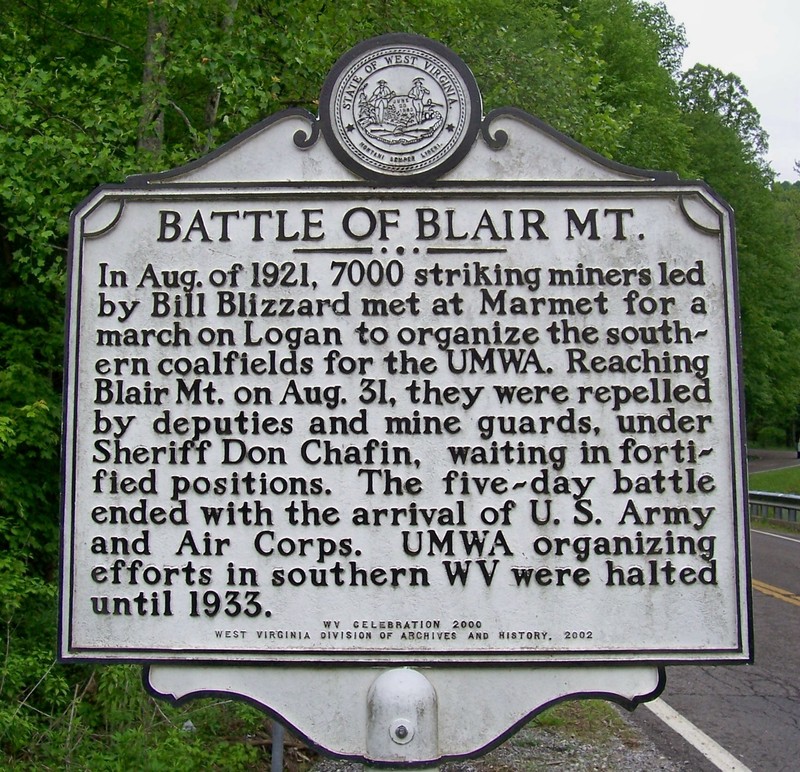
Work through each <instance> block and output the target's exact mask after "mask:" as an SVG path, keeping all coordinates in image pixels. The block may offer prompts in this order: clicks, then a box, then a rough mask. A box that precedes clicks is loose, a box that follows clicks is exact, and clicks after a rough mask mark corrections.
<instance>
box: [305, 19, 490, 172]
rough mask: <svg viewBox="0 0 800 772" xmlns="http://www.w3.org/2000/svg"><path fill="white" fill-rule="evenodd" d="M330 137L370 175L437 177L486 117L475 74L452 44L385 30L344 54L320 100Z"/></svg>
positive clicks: (344, 157) (348, 160)
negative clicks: (447, 44)
mask: <svg viewBox="0 0 800 772" xmlns="http://www.w3.org/2000/svg"><path fill="white" fill-rule="evenodd" d="M320 118H321V123H322V132H323V134H324V135H325V139H326V141H327V142H328V145H329V146H330V147H331V149H332V150H333V152H334V153H335V154H336V156H337V157H338V158H339V160H340V161H341V162H342V163H343V164H344V165H345V166H347V167H348V168H349V169H351V170H352V171H354V172H356V173H357V174H359V175H360V176H362V177H364V178H365V179H370V180H375V181H378V182H392V183H395V184H396V183H398V182H403V181H406V180H407V181H409V182H411V181H413V182H416V183H418V182H420V181H424V180H426V179H429V180H432V179H435V178H436V177H439V176H440V175H442V174H444V173H445V172H446V171H448V170H450V169H452V168H453V167H454V166H455V165H456V164H458V163H459V161H461V159H462V158H463V157H464V156H465V155H466V153H467V152H468V151H469V148H470V146H471V145H472V143H473V142H474V140H475V134H476V132H477V130H478V126H479V124H480V120H481V99H480V93H479V91H478V86H477V84H476V82H475V78H474V76H473V75H472V73H471V72H470V70H469V68H468V67H467V66H466V64H464V62H463V61H462V60H461V59H460V58H459V57H458V56H456V55H455V54H454V53H453V52H452V51H450V49H448V48H446V47H445V46H443V45H441V44H440V43H436V42H435V41H432V40H428V39H427V38H424V37H420V36H417V35H400V34H396V35H384V36H382V37H378V38H373V39H372V40H367V41H365V42H364V43H362V44H360V45H359V46H357V47H356V48H353V49H352V50H351V51H349V52H348V53H347V54H345V55H344V56H343V57H342V58H341V59H340V60H339V61H338V62H337V63H336V65H335V66H334V68H333V69H332V70H331V74H330V75H329V77H328V79H327V80H326V82H325V86H324V87H323V90H322V96H321V99H320Z"/></svg>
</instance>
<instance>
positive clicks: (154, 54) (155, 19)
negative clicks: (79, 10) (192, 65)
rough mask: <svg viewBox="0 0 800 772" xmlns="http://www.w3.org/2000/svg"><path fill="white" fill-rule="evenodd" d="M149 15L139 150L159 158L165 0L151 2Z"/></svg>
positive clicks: (165, 47) (166, 30)
mask: <svg viewBox="0 0 800 772" xmlns="http://www.w3.org/2000/svg"><path fill="white" fill-rule="evenodd" d="M149 5H150V7H149V9H148V12H147V41H146V43H145V51H144V74H143V76H142V118H141V121H140V123H139V138H138V142H137V147H138V149H139V150H144V151H146V152H148V153H151V154H152V155H153V156H158V155H159V154H160V153H161V150H162V149H163V147H164V105H165V104H166V78H165V77H164V64H165V61H166V55H167V35H168V28H167V21H166V19H165V18H164V15H163V8H162V0H151V2H150V4H149Z"/></svg>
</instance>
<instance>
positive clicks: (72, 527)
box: [61, 36, 750, 664]
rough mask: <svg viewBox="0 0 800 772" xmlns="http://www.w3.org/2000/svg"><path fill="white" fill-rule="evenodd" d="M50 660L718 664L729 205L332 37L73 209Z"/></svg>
mask: <svg viewBox="0 0 800 772" xmlns="http://www.w3.org/2000/svg"><path fill="white" fill-rule="evenodd" d="M68 323H69V333H68V335H69V347H68V362H67V382H66V398H65V446H64V447H65V467H64V538H63V587H64V590H63V594H62V631H61V656H62V658H64V659H101V660H115V659H119V660H131V661H179V660H191V661H206V662H221V661H225V662H271V663H280V662H293V663H298V662H302V663H309V662H311V663H331V664H333V663H338V664H342V663H345V664H348V663H353V664H359V663H404V664H409V663H427V664H436V663H449V664H472V663H481V664H493V663H494V664H503V663H537V664H541V663H547V664H553V663H625V662H630V661H631V660H633V659H635V660H636V661H639V662H641V661H647V662H651V663H663V662H665V661H674V662H684V661H686V662H688V661H736V660H747V659H749V657H750V623H749V608H748V591H747V568H746V554H745V542H746V534H745V530H746V518H745V511H746V497H745V476H744V456H743V450H742V447H743V439H742V438H743V432H742V416H741V413H742V386H741V382H740V378H739V364H738V330H737V310H736V270H735V255H734V240H733V237H732V215H731V212H730V210H729V208H728V207H727V206H726V205H725V204H724V203H723V202H722V201H721V200H720V199H719V198H718V197H717V196H715V195H714V193H713V192H712V191H711V190H709V189H708V187H707V186H705V185H704V184H702V183H697V182H685V181H681V180H679V179H678V178H677V177H675V176H674V175H672V174H667V173H656V172H648V171H642V170H637V169H631V168H629V167H623V166H620V165H618V164H614V163H612V162H609V161H606V160H605V159H602V158H600V157H599V156H597V155H595V154H594V153H592V152H591V151H588V150H586V149H585V148H582V147H581V146H579V145H577V144H576V143H574V142H573V141H571V140H569V139H568V138H566V137H564V136H563V135H560V134H558V133H557V132H555V131H554V130H552V129H550V128H549V127H547V126H545V125H543V124H541V123H540V122H539V121H537V120H536V119H534V118H531V117H530V116H527V115H525V114H524V113H521V112H520V111H518V110H513V109H509V110H500V111H495V112H494V113H490V114H489V115H488V116H486V117H484V116H483V114H482V108H481V103H480V96H479V93H478V90H477V86H476V85H475V82H474V79H473V78H472V75H471V74H470V73H469V70H468V69H467V68H466V67H465V66H464V64H463V63H462V62H461V61H460V60H459V59H457V57H455V56H454V55H453V54H452V52H449V51H447V49H443V48H442V47H441V46H439V45H438V44H432V43H431V42H430V41H426V42H425V44H423V43H421V42H420V39H417V38H412V37H406V36H389V37H388V38H383V39H379V44H376V42H375V41H369V42H368V44H362V46H360V47H358V48H356V49H354V50H353V51H352V52H350V53H349V54H348V55H346V56H345V57H344V58H343V59H342V60H341V61H340V62H339V63H338V64H337V66H336V67H335V68H334V70H333V71H332V72H331V74H330V76H329V78H328V81H327V83H326V84H325V87H324V89H323V92H322V98H321V101H320V114H319V116H318V117H314V116H310V115H308V114H306V113H303V112H301V111H289V112H286V113H281V114H279V115H277V116H273V117H272V118H269V119H267V120H266V121H264V122H263V123H262V124H260V125H258V126H256V127H254V128H253V129H252V130H251V131H250V132H248V133H247V134H245V135H243V136H241V137H238V138H236V139H235V140H233V141H232V142H230V143H229V144H228V145H226V146H224V147H223V148H221V149H220V150H219V151H217V152H216V153H213V154H212V155H210V156H208V157H206V158H203V159H200V161H198V162H196V163H194V164H191V165H189V166H187V167H183V168H180V169H177V170H173V171H171V172H166V173H163V174H159V175H149V176H141V177H135V178H131V179H129V180H128V181H127V182H126V183H125V184H124V185H120V186H105V187H103V188H100V189H98V190H97V191H96V192H95V193H93V194H92V195H91V196H90V197H89V198H88V199H87V200H86V201H85V202H84V203H83V204H82V205H81V206H80V207H79V208H78V209H77V210H76V212H75V213H74V217H73V241H72V247H71V279H70V289H69V322H68Z"/></svg>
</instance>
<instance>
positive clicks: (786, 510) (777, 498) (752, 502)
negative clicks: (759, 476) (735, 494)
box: [747, 491, 800, 526]
mask: <svg viewBox="0 0 800 772" xmlns="http://www.w3.org/2000/svg"><path fill="white" fill-rule="evenodd" d="M747 503H748V509H749V512H750V519H751V520H752V519H758V520H777V521H778V522H781V523H792V524H795V525H798V526H800V496H796V495H794V494H792V493H770V492H769V491H750V495H749V497H748V501H747Z"/></svg>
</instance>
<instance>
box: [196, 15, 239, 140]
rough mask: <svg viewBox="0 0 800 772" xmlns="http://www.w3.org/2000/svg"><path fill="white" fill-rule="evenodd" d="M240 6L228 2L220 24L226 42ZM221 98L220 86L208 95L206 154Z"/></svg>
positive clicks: (213, 88) (211, 138) (222, 37)
mask: <svg viewBox="0 0 800 772" xmlns="http://www.w3.org/2000/svg"><path fill="white" fill-rule="evenodd" d="M238 5H239V0H228V10H227V12H226V13H225V15H224V16H223V17H222V22H221V24H220V37H221V39H222V40H224V39H225V38H226V37H227V33H228V31H229V30H230V28H231V27H232V26H233V18H234V15H235V14H236V8H237V7H238ZM220 50H222V49H220ZM221 96H222V88H221V87H220V86H219V85H215V86H213V87H212V89H211V91H210V92H209V94H208V100H207V101H206V114H205V124H206V144H205V147H204V148H203V152H204V153H207V152H208V151H209V150H210V149H211V144H212V142H213V134H214V127H215V126H216V125H217V112H218V111H219V101H220V98H221Z"/></svg>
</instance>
